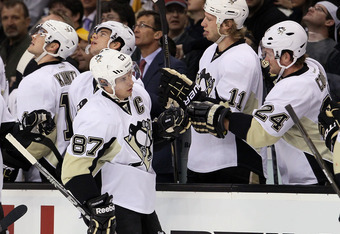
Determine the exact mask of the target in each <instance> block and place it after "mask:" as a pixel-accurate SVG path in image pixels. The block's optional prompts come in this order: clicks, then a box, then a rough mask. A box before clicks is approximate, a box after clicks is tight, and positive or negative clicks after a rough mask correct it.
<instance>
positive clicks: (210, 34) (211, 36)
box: [201, 12, 220, 42]
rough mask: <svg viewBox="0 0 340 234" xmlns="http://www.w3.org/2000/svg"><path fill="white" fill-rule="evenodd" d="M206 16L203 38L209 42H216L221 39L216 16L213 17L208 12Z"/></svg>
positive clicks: (203, 23)
mask: <svg viewBox="0 0 340 234" xmlns="http://www.w3.org/2000/svg"><path fill="white" fill-rule="evenodd" d="M204 14H205V17H204V19H203V21H202V23H201V25H202V27H203V29H204V32H203V36H204V37H206V38H207V39H208V40H209V41H212V42H215V41H217V40H218V39H219V38H220V36H219V34H218V32H217V25H216V16H214V15H211V14H209V13H207V12H205V13H204Z"/></svg>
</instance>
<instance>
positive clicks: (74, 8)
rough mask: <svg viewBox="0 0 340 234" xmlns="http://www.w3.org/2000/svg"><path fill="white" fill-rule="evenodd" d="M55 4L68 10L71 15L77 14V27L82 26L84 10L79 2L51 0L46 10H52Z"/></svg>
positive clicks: (73, 0)
mask: <svg viewBox="0 0 340 234" xmlns="http://www.w3.org/2000/svg"><path fill="white" fill-rule="evenodd" d="M57 4H61V5H63V6H64V7H66V8H67V9H69V10H70V11H71V12H72V15H76V14H78V13H79V19H78V23H79V25H82V22H83V15H84V8H83V4H82V3H81V1H80V0H51V2H50V4H48V9H51V8H53V7H54V6H55V5H57Z"/></svg>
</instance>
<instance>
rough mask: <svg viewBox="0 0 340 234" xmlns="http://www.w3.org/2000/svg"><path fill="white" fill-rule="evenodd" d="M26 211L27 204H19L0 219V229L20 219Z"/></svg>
mask: <svg viewBox="0 0 340 234" xmlns="http://www.w3.org/2000/svg"><path fill="white" fill-rule="evenodd" d="M26 212H27V206H25V205H19V206H17V207H15V208H14V209H13V210H12V211H11V212H9V213H8V215H6V216H5V217H4V218H3V219H2V220H0V231H3V230H5V229H6V228H8V226H10V225H11V224H12V223H14V222H15V221H17V220H18V219H20V218H21V217H22V216H23V215H24V214H26Z"/></svg>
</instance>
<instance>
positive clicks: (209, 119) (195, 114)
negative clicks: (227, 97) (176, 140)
mask: <svg viewBox="0 0 340 234" xmlns="http://www.w3.org/2000/svg"><path fill="white" fill-rule="evenodd" d="M230 114H231V111H230V108H229V107H228V104H227V103H223V104H214V103H211V102H208V101H205V102H198V101H193V102H191V103H190V105H189V107H188V115H189V119H190V121H191V123H192V126H193V128H194V129H195V131H196V132H198V133H210V134H212V135H214V136H216V137H218V138H224V136H225V135H226V134H227V130H226V129H225V127H224V119H225V118H228V116H229V115H230Z"/></svg>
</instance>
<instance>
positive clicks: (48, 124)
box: [21, 110, 55, 135]
mask: <svg viewBox="0 0 340 234" xmlns="http://www.w3.org/2000/svg"><path fill="white" fill-rule="evenodd" d="M21 124H22V128H23V131H24V132H31V133H35V134H46V135H48V134H50V133H51V132H52V131H53V130H54V128H55V123H54V120H53V118H52V115H51V113H50V112H48V111H46V110H35V111H32V112H31V113H24V115H23V117H22V121H21Z"/></svg>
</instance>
